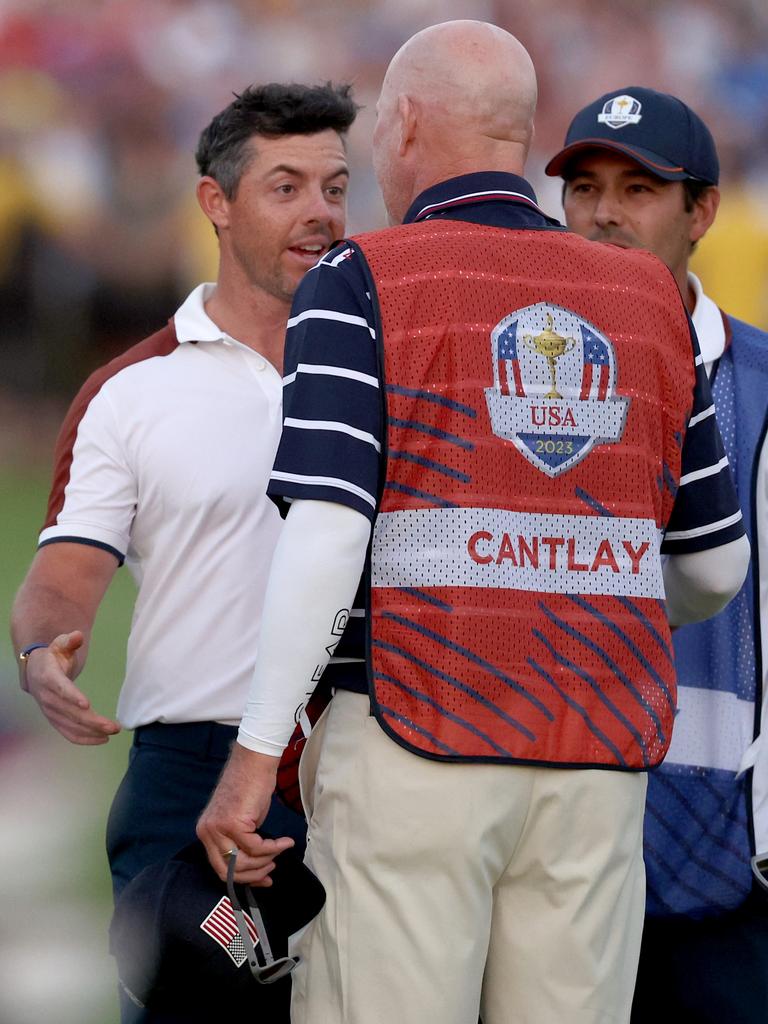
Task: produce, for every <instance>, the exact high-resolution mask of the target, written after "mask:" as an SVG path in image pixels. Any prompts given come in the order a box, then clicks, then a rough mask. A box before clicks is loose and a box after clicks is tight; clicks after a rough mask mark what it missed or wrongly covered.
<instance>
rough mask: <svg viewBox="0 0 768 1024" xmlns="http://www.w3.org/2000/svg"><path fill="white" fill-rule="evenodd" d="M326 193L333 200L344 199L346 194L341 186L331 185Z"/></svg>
mask: <svg viewBox="0 0 768 1024" xmlns="http://www.w3.org/2000/svg"><path fill="white" fill-rule="evenodd" d="M326 192H327V193H328V195H329V196H331V198H332V199H343V198H344V196H345V194H346V193H345V190H344V189H343V188H342V187H341V185H331V186H329V187H328V188H327V189H326Z"/></svg>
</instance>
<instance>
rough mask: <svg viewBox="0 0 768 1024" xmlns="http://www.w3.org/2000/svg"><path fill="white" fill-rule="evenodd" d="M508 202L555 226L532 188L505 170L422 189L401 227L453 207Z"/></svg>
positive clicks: (469, 175)
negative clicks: (535, 213)
mask: <svg viewBox="0 0 768 1024" xmlns="http://www.w3.org/2000/svg"><path fill="white" fill-rule="evenodd" d="M488 201H493V202H509V203H518V204H522V205H524V206H526V207H528V208H531V207H532V208H533V209H534V210H536V211H538V212H539V213H540V214H541V216H542V217H543V218H544V219H545V220H546V221H547V223H553V224H557V223H558V222H557V221H555V220H553V218H552V217H548V216H547V215H546V214H545V213H544V212H543V211H542V210H541V209H540V207H539V204H538V202H537V200H536V193H535V192H534V191H533V188H532V187H531V185H530V184H529V183H528V182H527V181H526V180H525V178H521V177H520V176H519V175H517V174H508V173H507V172H505V171H482V172H479V173H474V174H462V175H460V176H459V177H458V178H449V179H448V180H447V181H441V182H440V183H439V184H437V185H432V186H431V187H430V188H428V189H425V191H424V192H422V193H421V194H420V195H418V196H417V197H416V199H415V200H414V201H413V202H412V203H411V205H410V207H409V209H408V212H407V213H406V215H405V218H404V219H403V223H404V224H413V223H414V222H415V221H420V220H426V219H427V218H428V217H431V216H434V215H435V214H439V213H447V212H448V211H449V210H451V209H454V208H456V207H461V206H468V205H470V204H472V203H482V202H488Z"/></svg>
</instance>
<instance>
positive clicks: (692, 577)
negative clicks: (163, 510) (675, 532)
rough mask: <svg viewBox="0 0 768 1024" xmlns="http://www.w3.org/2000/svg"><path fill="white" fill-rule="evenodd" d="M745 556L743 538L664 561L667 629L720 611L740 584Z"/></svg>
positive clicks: (747, 549) (746, 567)
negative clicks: (668, 625) (668, 626)
mask: <svg viewBox="0 0 768 1024" xmlns="http://www.w3.org/2000/svg"><path fill="white" fill-rule="evenodd" d="M749 553H750V548H749V541H748V540H747V538H746V536H743V537H739V538H738V540H734V541H730V543H728V544H721V545H720V546H719V547H716V548H709V549H708V550H706V551H696V552H694V553H692V554H687V555H670V556H669V557H668V558H667V559H666V560H665V562H664V589H665V591H666V598H667V618H668V619H669V624H670V626H685V625H687V624H688V623H691V622H700V621H701V620H702V619H708V618H710V617H711V616H712V615H716V614H717V613H718V612H720V611H722V610H723V608H725V606H726V605H727V604H728V602H729V601H730V600H731V599H732V598H734V597H735V596H736V594H738V592H739V590H740V588H741V585H742V583H743V582H744V577H745V576H746V575H747V569H748V568H749Z"/></svg>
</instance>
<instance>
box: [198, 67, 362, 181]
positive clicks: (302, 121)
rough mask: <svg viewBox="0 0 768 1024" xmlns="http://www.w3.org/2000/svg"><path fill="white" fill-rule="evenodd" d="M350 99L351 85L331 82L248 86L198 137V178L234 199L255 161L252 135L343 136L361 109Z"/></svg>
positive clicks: (274, 136)
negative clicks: (204, 176) (330, 132)
mask: <svg viewBox="0 0 768 1024" xmlns="http://www.w3.org/2000/svg"><path fill="white" fill-rule="evenodd" d="M351 94H352V86H351V85H349V84H342V85H333V84H332V83H331V82H326V84H325V85H299V84H295V83H294V84H290V85H282V84H280V83H278V82H270V83H269V84H267V85H251V86H249V87H248V88H247V89H246V90H245V91H244V92H242V93H241V94H240V95H237V94H235V98H234V100H233V101H232V102H231V103H230V104H229V106H228V107H225V108H224V110H222V111H221V113H219V114H217V115H216V116H215V117H214V119H213V120H212V121H211V123H210V124H209V125H208V127H207V128H204V129H203V131H202V133H201V134H200V140H199V142H198V144H197V151H196V153H195V159H196V160H197V168H198V170H199V172H200V174H208V175H210V176H211V177H212V178H215V179H216V181H217V182H218V183H219V185H221V188H222V190H223V191H224V194H225V195H226V197H227V199H233V198H234V196H235V194H236V192H237V187H238V185H239V183H240V178H241V177H242V175H243V172H244V171H245V169H246V167H247V166H248V164H249V163H250V160H251V158H252V156H253V150H252V149H251V148H250V146H249V145H248V143H249V142H250V140H251V139H252V138H253V136H254V135H264V136H266V137H267V138H276V137H278V136H280V135H312V134H314V133H315V132H322V131H325V130H326V129H328V128H330V129H332V130H333V131H336V132H338V133H339V134H340V135H343V134H344V133H345V132H346V131H347V130H348V129H349V127H350V125H351V124H352V122H353V121H354V120H355V116H356V115H357V111H358V110H359V107H358V106H357V104H356V103H355V102H354V100H353V99H352V95H351Z"/></svg>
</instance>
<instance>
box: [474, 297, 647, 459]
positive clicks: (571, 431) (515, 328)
mask: <svg viewBox="0 0 768 1024" xmlns="http://www.w3.org/2000/svg"><path fill="white" fill-rule="evenodd" d="M491 351H492V354H493V378H494V385H493V387H491V388H486V389H485V399H486V402H487V405H488V414H489V416H490V418H491V426H492V429H493V432H494V434H496V435H497V437H502V438H504V439H505V440H506V441H511V442H512V443H513V444H514V445H515V447H516V448H517V449H518V451H519V452H520V453H521V454H522V455H523V456H525V458H526V459H527V460H528V461H529V462H530V463H531V464H532V465H533V466H535V467H536V468H537V469H539V470H541V472H542V473H546V474H547V476H551V477H554V476H558V475H559V474H560V473H564V472H566V470H569V469H571V468H572V467H573V466H575V465H576V464H577V463H579V462H581V461H582V459H585V458H586V457H587V455H589V453H590V452H591V451H592V449H593V448H594V446H595V445H596V444H615V443H616V442H617V441H619V440H620V439H621V436H622V434H623V433H624V425H625V422H626V418H627V410H628V408H629V399H628V398H622V397H620V396H617V395H616V394H614V391H615V387H616V355H615V353H614V351H613V345H612V344H611V342H610V341H609V340H608V338H606V337H605V335H604V334H602V333H601V332H600V331H599V330H598V328H597V327H595V326H594V324H591V323H589V321H587V320H584V319H583V318H582V317H580V316H578V314H576V313H574V312H573V311H572V310H570V309H564V308H563V307H562V306H554V305H552V304H550V303H546V302H539V303H537V304H536V305H535V306H526V307H525V308H524V309H518V310H516V311H515V312H514V313H510V314H509V316H505V317H504V319H503V320H501V321H500V322H499V323H498V324H496V326H495V327H494V329H493V331H492V332H491Z"/></svg>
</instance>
